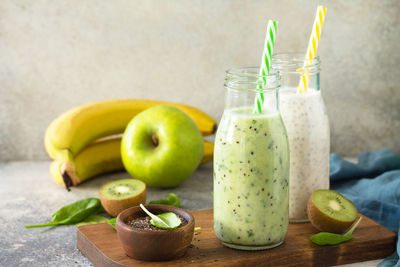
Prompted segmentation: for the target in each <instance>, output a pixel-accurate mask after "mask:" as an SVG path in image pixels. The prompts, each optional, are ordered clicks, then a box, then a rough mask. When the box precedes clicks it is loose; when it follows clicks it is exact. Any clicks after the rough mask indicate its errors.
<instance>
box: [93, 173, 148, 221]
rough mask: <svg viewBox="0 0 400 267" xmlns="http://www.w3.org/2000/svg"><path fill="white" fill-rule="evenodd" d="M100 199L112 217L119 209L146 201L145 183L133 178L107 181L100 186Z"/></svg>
mask: <svg viewBox="0 0 400 267" xmlns="http://www.w3.org/2000/svg"><path fill="white" fill-rule="evenodd" d="M99 194H100V201H101V204H102V205H103V207H104V209H105V210H106V211H107V213H108V214H110V215H111V216H113V217H116V216H117V215H118V214H119V213H120V212H121V211H123V210H125V209H127V208H130V207H134V206H137V205H139V204H140V203H145V202H146V185H145V184H144V183H143V182H142V181H139V180H135V179H122V180H116V181H113V182H109V183H107V184H105V185H103V186H102V187H101V188H100V193H99Z"/></svg>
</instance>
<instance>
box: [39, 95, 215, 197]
mask: <svg viewBox="0 0 400 267" xmlns="http://www.w3.org/2000/svg"><path fill="white" fill-rule="evenodd" d="M155 105H170V106H174V107H177V108H179V109H181V110H182V111H184V112H185V113H186V114H187V115H189V117H191V118H192V119H193V121H194V122H195V123H196V124H197V126H198V128H199V130H200V132H201V133H202V134H203V136H207V135H211V134H213V133H214V132H215V130H216V122H215V121H214V119H213V118H211V117H210V116H209V115H207V114H206V113H204V112H203V111H201V110H199V109H197V108H195V107H191V106H188V105H183V104H177V103H170V102H164V101H156V100H141V99H116V100H106V101H100V102H94V103H90V104H86V105H83V106H79V107H76V108H73V109H70V110H68V111H67V112H65V113H63V114H61V115H60V116H58V117H57V118H56V119H55V120H54V121H53V122H52V123H51V124H50V125H49V127H48V128H47V130H46V135H45V141H44V143H45V148H46V151H47V153H48V154H49V156H50V157H51V158H52V159H54V161H53V162H52V163H51V165H50V173H51V176H52V178H53V180H54V181H55V182H56V183H58V184H61V185H65V186H66V188H67V189H68V190H69V187H71V186H76V185H78V184H80V183H82V182H83V181H85V180H87V179H89V178H92V177H94V176H96V175H99V174H102V173H106V172H112V171H118V170H123V169H124V166H123V164H122V160H121V154H120V148H121V134H122V133H123V132H124V130H125V127H126V126H127V124H128V123H129V121H130V120H131V119H132V118H133V117H134V116H135V115H136V114H138V113H140V112H141V111H143V110H145V109H147V108H150V107H152V106H155ZM213 149H214V144H213V143H210V142H207V141H205V143H204V155H203V160H202V163H206V162H208V161H210V160H212V157H213Z"/></svg>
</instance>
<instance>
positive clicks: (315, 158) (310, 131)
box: [279, 87, 330, 222]
mask: <svg viewBox="0 0 400 267" xmlns="http://www.w3.org/2000/svg"><path fill="white" fill-rule="evenodd" d="M279 103H280V106H279V108H280V111H281V115H282V118H283V121H284V123H285V126H286V130H287V134H288V137H289V147H290V175H289V177H290V178H289V179H290V182H289V219H290V221H292V222H296V221H297V222H300V221H307V220H308V219H307V201H308V198H309V197H310V195H311V194H312V192H313V191H314V190H316V189H328V188H329V149H330V140H329V138H330V136H329V134H330V132H329V122H328V116H327V113H326V109H325V105H324V102H323V100H322V97H321V92H320V91H317V90H315V89H308V92H307V93H302V94H298V93H297V88H294V87H293V88H291V87H286V88H282V89H281V90H280V102H279Z"/></svg>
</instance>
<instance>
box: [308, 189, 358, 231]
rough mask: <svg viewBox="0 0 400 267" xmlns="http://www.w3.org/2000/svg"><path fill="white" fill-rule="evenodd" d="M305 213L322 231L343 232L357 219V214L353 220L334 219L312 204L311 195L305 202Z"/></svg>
mask: <svg viewBox="0 0 400 267" xmlns="http://www.w3.org/2000/svg"><path fill="white" fill-rule="evenodd" d="M307 214H308V218H309V219H310V222H311V224H312V225H313V226H314V227H315V228H316V229H318V230H319V231H322V232H329V233H336V234H343V233H345V232H346V230H348V229H349V228H350V227H351V226H352V225H353V223H354V222H355V221H356V220H357V218H358V217H359V215H357V216H356V217H355V219H354V220H351V221H342V220H335V219H333V218H331V217H329V216H327V215H325V214H324V213H323V212H322V211H320V210H319V209H318V208H317V207H316V206H315V204H314V202H313V199H312V195H311V196H310V198H309V199H308V203H307Z"/></svg>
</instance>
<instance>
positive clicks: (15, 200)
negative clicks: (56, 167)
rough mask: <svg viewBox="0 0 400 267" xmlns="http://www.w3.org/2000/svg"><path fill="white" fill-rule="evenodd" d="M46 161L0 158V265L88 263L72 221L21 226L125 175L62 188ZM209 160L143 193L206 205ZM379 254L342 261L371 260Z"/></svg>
mask: <svg viewBox="0 0 400 267" xmlns="http://www.w3.org/2000/svg"><path fill="white" fill-rule="evenodd" d="M49 164H50V163H49V162H46V161H45V162H5V163H0V184H1V185H0V199H1V201H0V211H1V216H0V224H1V227H0V266H93V265H92V264H91V262H90V261H89V260H88V259H87V258H86V257H84V256H83V255H82V254H81V253H80V251H79V250H78V249H77V248H76V227H75V226H73V225H72V226H61V227H47V228H37V229H25V228H24V225H27V224H38V223H44V222H47V221H48V220H49V218H50V215H51V214H52V213H53V212H54V211H56V210H58V209H59V208H60V207H62V206H63V205H66V204H69V203H71V202H74V201H76V200H79V199H82V198H86V197H97V196H98V190H99V188H100V186H101V185H102V184H104V183H106V182H108V181H110V180H116V179H121V178H125V177H129V176H128V174H126V173H115V174H110V175H104V176H101V177H98V178H96V179H93V180H90V181H88V182H86V183H83V184H82V185H80V186H79V187H76V188H75V187H74V188H72V190H71V192H67V191H66V190H65V189H64V188H63V187H61V186H59V185H57V184H55V183H54V182H53V181H52V179H51V177H50V173H49ZM211 191H212V164H211V163H208V164H206V165H204V166H201V167H200V168H199V169H198V170H197V171H196V172H195V173H194V174H193V175H192V176H191V177H190V179H188V180H187V181H186V182H184V183H183V184H182V185H181V186H179V187H177V188H173V189H156V188H148V190H147V199H148V200H154V199H159V198H163V197H166V196H167V195H168V193H170V192H174V193H176V194H177V195H178V196H179V198H180V199H181V205H182V207H183V208H186V209H189V210H198V209H211V208H212V195H211ZM380 261H381V260H375V261H368V262H362V263H356V264H350V265H343V266H360V267H361V266H376V265H377V264H378V263H379V262H380Z"/></svg>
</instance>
